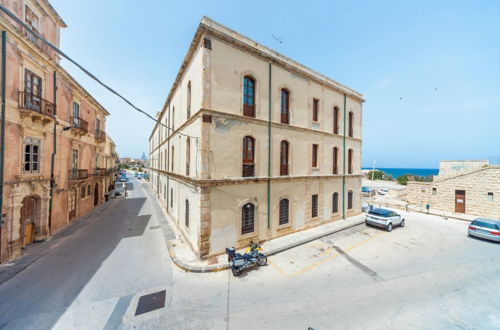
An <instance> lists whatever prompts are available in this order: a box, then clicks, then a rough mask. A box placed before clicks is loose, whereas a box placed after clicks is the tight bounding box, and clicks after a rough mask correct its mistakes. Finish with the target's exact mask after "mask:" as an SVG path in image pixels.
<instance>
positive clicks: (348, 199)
mask: <svg viewBox="0 0 500 330" xmlns="http://www.w3.org/2000/svg"><path fill="white" fill-rule="evenodd" d="M347 209H349V210H351V209H352V190H349V192H348V193H347Z"/></svg>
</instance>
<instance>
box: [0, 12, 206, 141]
mask: <svg viewBox="0 0 500 330" xmlns="http://www.w3.org/2000/svg"><path fill="white" fill-rule="evenodd" d="M0 10H1V11H3V12H4V13H5V14H7V16H9V17H10V18H12V19H13V20H14V21H15V22H16V23H18V24H19V25H21V26H23V27H24V28H25V29H27V30H28V31H30V33H31V34H33V35H35V36H36V37H37V38H38V39H40V40H41V41H43V42H44V43H45V44H47V45H48V46H49V47H50V48H52V49H53V50H54V51H55V52H56V53H58V54H59V55H61V56H62V57H64V58H65V59H67V60H68V61H70V62H71V63H73V64H74V65H75V66H76V67H78V68H79V69H80V70H82V71H83V72H84V73H85V74H86V75H88V76H89V77H90V78H92V79H94V80H95V81H96V82H97V83H98V84H100V85H101V86H103V87H104V88H106V89H107V90H108V91H110V92H111V93H113V94H115V95H116V96H118V97H119V98H121V99H122V100H123V101H125V103H127V104H128V105H130V106H131V107H132V108H133V109H135V110H136V111H139V112H140V113H142V114H144V115H145V116H146V117H148V118H150V119H152V120H154V121H155V122H156V123H157V124H160V125H162V126H164V127H166V128H167V129H169V130H170V131H175V130H174V129H173V128H170V127H168V126H167V125H165V124H163V123H162V122H161V120H157V119H156V118H154V117H153V116H151V115H150V114H149V113H147V112H146V111H144V110H142V109H140V108H139V107H137V106H135V105H134V104H133V103H132V102H131V101H129V100H128V99H127V98H125V97H124V96H122V95H121V94H120V93H118V92H117V91H115V90H114V89H113V88H111V87H109V86H108V85H106V84H105V83H103V82H102V81H101V80H99V79H98V78H97V77H96V76H95V75H93V74H92V73H90V72H89V71H88V70H87V69H85V68H84V67H83V66H81V65H80V64H78V62H76V61H75V60H73V59H72V58H71V57H69V56H68V55H66V54H65V53H64V52H63V51H61V50H60V49H59V48H57V47H56V46H54V45H53V44H52V43H50V42H49V41H48V40H47V39H45V37H44V36H42V35H41V34H40V33H39V32H38V31H35V30H33V29H31V28H30V27H29V26H28V25H27V24H25V23H24V22H23V21H21V20H20V19H19V18H18V17H17V16H16V15H14V14H13V13H12V12H11V11H10V10H8V9H7V8H5V6H4V5H1V4H0ZM178 133H179V135H183V136H186V137H192V138H194V139H198V137H197V136H191V135H187V134H184V133H181V132H178Z"/></svg>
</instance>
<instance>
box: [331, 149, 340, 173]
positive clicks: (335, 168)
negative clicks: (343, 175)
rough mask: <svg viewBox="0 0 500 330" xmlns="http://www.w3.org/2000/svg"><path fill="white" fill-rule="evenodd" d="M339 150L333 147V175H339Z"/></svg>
mask: <svg viewBox="0 0 500 330" xmlns="http://www.w3.org/2000/svg"><path fill="white" fill-rule="evenodd" d="M338 163H339V148H337V147H333V170H332V173H333V174H338V173H339V164H338Z"/></svg>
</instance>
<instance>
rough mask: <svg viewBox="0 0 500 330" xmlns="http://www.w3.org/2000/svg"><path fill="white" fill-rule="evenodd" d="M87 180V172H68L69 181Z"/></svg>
mask: <svg viewBox="0 0 500 330" xmlns="http://www.w3.org/2000/svg"><path fill="white" fill-rule="evenodd" d="M88 178H89V171H88V170H70V171H69V179H70V181H77V180H86V179H88Z"/></svg>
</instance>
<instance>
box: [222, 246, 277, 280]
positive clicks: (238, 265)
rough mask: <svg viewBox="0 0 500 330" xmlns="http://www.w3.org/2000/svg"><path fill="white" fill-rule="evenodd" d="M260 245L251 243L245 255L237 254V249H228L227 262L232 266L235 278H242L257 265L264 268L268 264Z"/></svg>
mask: <svg viewBox="0 0 500 330" xmlns="http://www.w3.org/2000/svg"><path fill="white" fill-rule="evenodd" d="M261 251H262V247H261V246H260V244H259V243H255V242H253V241H252V242H250V245H249V246H248V248H247V249H246V250H245V253H244V254H241V253H238V252H236V250H235V248H234V247H232V248H226V254H227V261H228V262H229V264H230V265H231V271H232V272H233V275H234V276H240V275H241V273H243V271H244V270H245V269H247V268H250V267H253V266H255V265H259V266H264V265H265V264H267V257H266V256H265V255H264V253H262V252H261Z"/></svg>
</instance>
